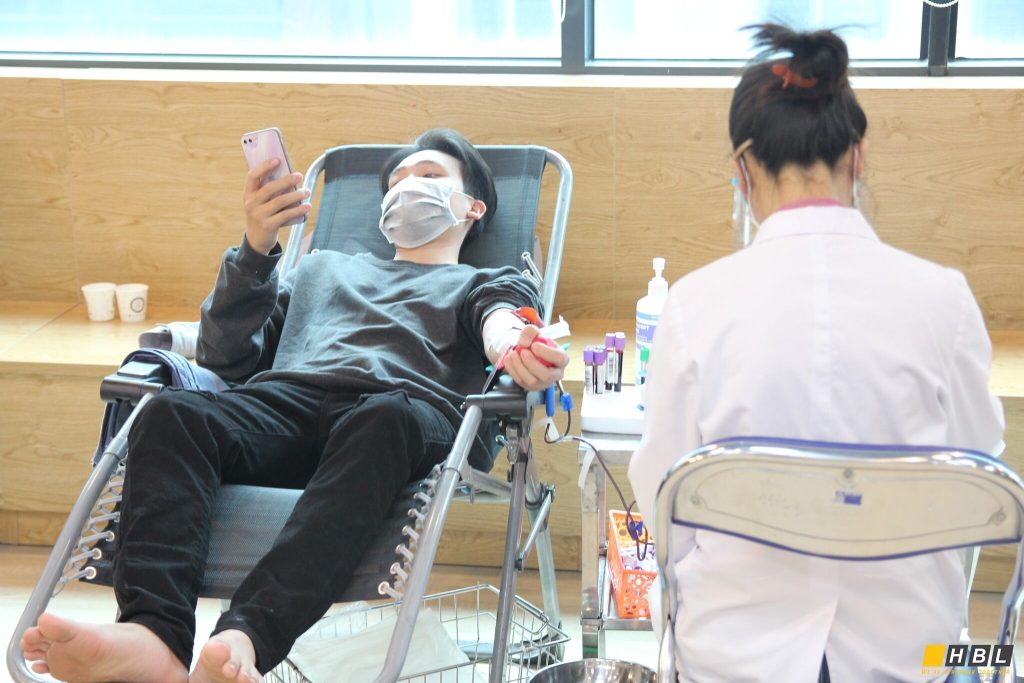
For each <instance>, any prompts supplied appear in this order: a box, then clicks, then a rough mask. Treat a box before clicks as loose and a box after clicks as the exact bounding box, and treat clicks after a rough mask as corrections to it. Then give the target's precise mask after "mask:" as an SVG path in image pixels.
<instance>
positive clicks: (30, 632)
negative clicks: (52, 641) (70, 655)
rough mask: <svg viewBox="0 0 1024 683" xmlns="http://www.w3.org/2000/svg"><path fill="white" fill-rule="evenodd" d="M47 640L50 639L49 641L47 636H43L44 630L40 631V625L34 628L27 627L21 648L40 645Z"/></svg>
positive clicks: (22, 637)
mask: <svg viewBox="0 0 1024 683" xmlns="http://www.w3.org/2000/svg"><path fill="white" fill-rule="evenodd" d="M46 642H49V641H47V640H46V638H45V637H43V634H42V632H40V630H39V627H37V626H33V627H32V628H27V629H25V633H23V634H22V636H21V641H20V643H19V644H20V645H21V649H22V650H24V649H25V648H29V647H32V648H35V647H40V646H41V645H42V644H43V643H46Z"/></svg>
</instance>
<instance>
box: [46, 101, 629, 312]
mask: <svg viewBox="0 0 1024 683" xmlns="http://www.w3.org/2000/svg"><path fill="white" fill-rule="evenodd" d="M66 99H67V111H68V128H69V131H70V138H71V159H72V163H73V166H74V174H73V190H72V205H73V207H74V215H75V234H76V239H77V241H78V245H79V250H80V252H81V254H82V265H81V267H82V272H83V276H84V277H100V276H101V275H102V274H108V273H117V276H116V277H115V279H122V280H123V279H132V280H143V281H147V282H149V283H150V284H151V285H152V287H153V289H152V291H151V293H150V296H151V298H153V299H154V300H156V301H164V302H165V303H170V304H173V305H176V304H191V303H195V304H197V303H198V302H199V301H201V300H202V297H203V296H205V294H206V292H207V291H208V290H209V287H210V285H211V283H212V277H213V273H214V272H215V268H216V264H217V262H218V259H219V258H220V255H221V253H222V252H223V249H224V248H225V247H226V246H228V245H231V244H235V243H237V241H238V239H239V237H240V235H241V233H242V231H243V230H244V223H243V219H242V212H241V200H240V198H241V191H242V184H243V181H244V174H245V166H244V163H243V161H242V157H241V152H240V149H239V144H238V138H239V136H240V134H241V133H242V132H245V131H246V130H252V129H255V128H261V127H265V126H269V125H277V126H279V127H280V128H281V129H282V131H283V132H284V134H285V138H286V140H287V141H288V145H289V151H290V155H291V158H292V161H293V163H294V164H296V166H298V167H299V168H301V169H303V170H304V169H305V167H306V166H308V164H309V163H311V162H312V161H313V159H314V158H315V157H316V155H318V154H319V153H320V152H321V151H322V150H323V149H325V148H327V147H330V146H333V145H338V144H346V143H354V142H371V143H372V142H391V143H393V142H396V141H397V142H404V141H410V140H412V139H413V138H414V137H415V135H416V134H417V133H418V132H420V131H422V130H425V129H426V128H429V127H433V126H450V127H454V128H457V129H459V130H461V131H463V132H465V133H466V134H467V135H468V136H469V137H470V138H471V139H473V140H474V141H476V142H478V143H481V144H488V143H515V142H529V143H536V144H542V145H548V146H550V147H552V148H554V149H557V150H560V151H561V152H563V153H564V154H566V155H568V156H570V157H571V158H572V164H573V169H574V172H575V174H576V178H577V185H576V192H575V206H576V210H575V211H574V212H573V214H572V220H573V226H572V228H573V232H572V233H571V237H570V242H569V245H568V247H569V248H568V249H567V260H566V272H569V271H570V270H572V271H577V270H580V269H581V268H582V267H583V266H584V263H585V260H586V258H587V255H588V254H589V253H592V252H590V251H588V239H587V236H593V235H595V234H596V235H602V234H608V232H609V230H610V227H611V225H612V223H613V221H612V220H611V211H610V208H609V207H607V206H605V204H604V203H603V201H602V199H603V198H604V197H608V196H610V195H611V192H612V177H611V176H610V174H609V173H608V172H607V166H606V160H607V159H608V158H610V156H611V139H610V130H611V125H612V93H611V91H601V90H579V89H566V90H559V91H554V93H553V94H552V93H551V92H549V91H544V90H539V89H510V88H493V89H491V88H486V89H481V88H464V87H439V88H425V87H415V86H348V87H344V88H338V87H328V86H302V87H297V86H284V85H275V86H264V85H260V84H219V85H216V86H213V85H201V84H187V83H185V84H181V83H148V82H113V83H101V84H97V83H94V82H90V81H85V82H69V83H67V84H66ZM109 169H122V170H125V171H128V173H127V174H125V177H123V178H122V179H120V180H119V181H118V182H111V181H112V178H111V177H110V173H109ZM548 184H549V185H552V183H548ZM550 194H551V193H545V195H546V196H549V195H550ZM547 203H548V206H545V207H542V211H544V215H549V214H550V211H551V206H550V200H549V201H548V202H547ZM183 244H187V245H188V247H187V248H182V245H183ZM104 277H106V275H104ZM562 297H563V300H564V302H565V303H564V304H563V306H564V307H571V308H572V309H573V310H579V311H585V310H591V311H598V310H599V311H600V312H601V313H607V312H608V311H610V299H611V297H610V293H609V295H608V296H607V297H605V298H603V299H602V298H601V297H596V298H595V297H593V296H592V293H591V292H590V291H586V290H585V288H583V287H581V286H578V285H574V283H572V282H570V283H568V284H567V286H566V288H565V289H564V290H563V292H562Z"/></svg>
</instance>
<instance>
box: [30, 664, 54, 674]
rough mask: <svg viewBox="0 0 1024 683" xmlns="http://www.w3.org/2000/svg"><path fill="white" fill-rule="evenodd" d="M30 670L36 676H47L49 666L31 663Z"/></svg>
mask: <svg viewBox="0 0 1024 683" xmlns="http://www.w3.org/2000/svg"><path fill="white" fill-rule="evenodd" d="M32 670H33V671H35V672H36V673H37V674H48V673H50V666H49V665H48V664H47V663H46V662H32Z"/></svg>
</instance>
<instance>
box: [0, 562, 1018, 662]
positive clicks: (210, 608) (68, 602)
mask: <svg viewBox="0 0 1024 683" xmlns="http://www.w3.org/2000/svg"><path fill="white" fill-rule="evenodd" d="M47 552H48V551H47V550H46V549H44V548H30V547H23V546H5V545H0V644H2V645H3V647H4V649H5V650H6V646H7V643H8V642H9V641H10V639H11V635H12V632H13V630H14V627H15V624H16V622H17V621H18V618H19V617H20V616H21V612H22V609H23V608H24V606H25V603H26V602H27V601H28V598H29V594H30V593H31V591H32V588H33V586H34V585H35V583H36V580H37V579H38V577H39V573H40V571H41V569H42V567H43V564H44V562H45V561H46V555H47ZM498 580H499V577H498V572H497V570H494V569H478V568H471V567H437V568H435V571H434V573H433V574H432V579H431V585H430V591H431V592H439V591H444V590H451V589H454V588H461V587H464V586H471V585H474V584H476V583H490V584H494V585H497V583H498ZM558 588H559V599H560V603H561V609H562V614H563V628H564V630H565V631H566V632H568V634H569V636H570V638H571V640H570V641H569V643H568V645H567V646H566V653H565V656H566V660H567V661H569V660H575V659H579V658H580V657H581V656H582V649H581V645H580V624H579V608H580V595H579V591H580V577H579V574H578V573H576V572H560V573H559V577H558ZM517 592H518V594H519V595H522V596H523V597H524V598H526V599H527V600H529V601H531V602H533V603H534V604H537V605H539V604H541V598H540V591H539V582H538V580H537V576H536V573H535V572H525V573H524V574H523V575H522V576H521V578H520V581H519V588H518V591H517ZM1000 598H1001V596H1000V595H997V594H994V593H975V594H974V595H973V596H972V598H971V617H970V619H971V625H972V626H971V632H972V634H973V635H975V637H976V638H977V636H979V635H980V636H989V634H995V632H996V629H997V628H998V620H999V604H1000ZM51 609H52V610H53V611H55V612H57V613H58V614H61V615H62V616H67V617H69V618H71V619H78V620H81V621H93V622H104V621H110V620H112V619H113V616H114V612H115V605H114V599H113V595H112V593H111V591H110V590H109V589H106V588H102V587H96V586H88V585H82V584H75V585H73V586H71V587H69V588H68V589H67V590H65V591H64V592H63V593H61V594H60V595H59V596H58V597H57V598H56V599H55V600H54V601H53V602H52V603H51ZM219 611H220V602H219V601H217V600H201V601H200V605H199V609H198V612H197V622H198V633H199V634H200V636H203V635H205V634H207V633H209V631H210V629H211V628H212V627H213V624H214V622H215V621H216V619H217V615H218V613H219ZM977 639H978V640H979V641H981V642H985V641H986V638H985V637H981V638H977ZM199 640H200V642H199V645H200V646H201V645H202V637H200V638H199ZM1021 649H1024V648H1021ZM606 656H608V657H612V658H616V659H624V660H628V661H634V662H639V663H640V664H644V665H646V666H649V667H652V668H653V667H655V665H656V661H657V645H656V643H655V641H654V638H653V636H652V635H651V634H650V633H647V632H612V633H609V634H608V638H607V653H606ZM1019 661H1020V655H1019V654H1018V662H1019ZM10 680H11V679H10V677H9V674H8V673H7V669H6V664H5V666H4V667H3V668H2V671H0V681H10Z"/></svg>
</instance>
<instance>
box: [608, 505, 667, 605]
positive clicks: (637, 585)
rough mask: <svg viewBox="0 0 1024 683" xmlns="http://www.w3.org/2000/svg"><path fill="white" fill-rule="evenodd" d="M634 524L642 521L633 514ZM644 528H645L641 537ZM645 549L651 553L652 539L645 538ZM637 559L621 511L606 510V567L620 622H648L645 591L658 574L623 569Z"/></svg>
mask: <svg viewBox="0 0 1024 683" xmlns="http://www.w3.org/2000/svg"><path fill="white" fill-rule="evenodd" d="M633 520H634V521H638V522H639V521H643V520H642V518H641V517H640V515H639V514H636V513H634V514H633ZM646 534H647V527H646V526H645V527H644V535H645V536H646ZM647 544H648V545H647V550H648V552H649V553H653V552H654V539H652V538H650V537H649V536H648V537H647ZM635 558H636V541H634V540H633V539H632V538H630V536H629V529H628V528H627V526H626V513H625V512H622V511H620V510H609V511H608V567H609V568H610V569H611V574H612V597H613V598H614V599H615V607H616V609H617V611H618V614H619V617H620V618H623V619H649V618H650V616H651V609H650V606H649V605H648V604H647V589H648V588H650V586H651V583H653V582H654V579H655V578H656V577H657V576H658V574H657V572H649V571H643V570H640V569H626V566H625V563H626V562H629V561H630V560H633V561H634V562H635Z"/></svg>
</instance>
